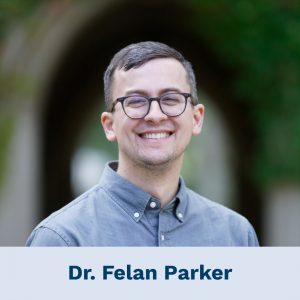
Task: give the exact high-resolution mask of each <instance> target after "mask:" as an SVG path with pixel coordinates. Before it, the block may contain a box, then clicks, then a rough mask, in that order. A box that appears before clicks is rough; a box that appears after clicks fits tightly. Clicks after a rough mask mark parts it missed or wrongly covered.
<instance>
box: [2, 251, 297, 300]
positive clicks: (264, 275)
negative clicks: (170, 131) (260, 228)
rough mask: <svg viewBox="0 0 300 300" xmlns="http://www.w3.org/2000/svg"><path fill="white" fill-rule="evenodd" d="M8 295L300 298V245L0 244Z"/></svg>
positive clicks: (16, 298)
mask: <svg viewBox="0 0 300 300" xmlns="http://www.w3.org/2000/svg"><path fill="white" fill-rule="evenodd" d="M0 264H1V272H0V284H1V289H0V299H4V300H20V299H22V300H41V299H42V300H50V299H51V300H54V299H55V300H61V299H68V300H69V299H74V300H75V299H84V300H87V299H89V300H92V299H109V300H114V299H142V300H146V299H151V300H153V299H171V300H177V299H180V300H182V299H191V298H194V299H210V300H211V299H230V300H235V299H237V300H241V299H242V300H248V299H249V300H250V299H251V300H253V299H272V300H276V299H287V300H299V299H300V248H9V247H7V248H0Z"/></svg>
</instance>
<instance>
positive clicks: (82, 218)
mask: <svg viewBox="0 0 300 300" xmlns="http://www.w3.org/2000/svg"><path fill="white" fill-rule="evenodd" d="M103 193H105V192H104V190H103V188H102V187H101V186H100V185H96V186H94V187H92V188H91V189H89V190H88V191H86V192H85V193H83V194H82V195H80V196H79V197H77V198H76V199H74V200H73V201H71V202H70V203H68V204H67V205H65V206H64V207H62V208H61V209H59V210H57V211H55V212H53V213H52V214H51V215H49V216H48V217H47V218H46V219H44V220H43V221H41V222H40V223H39V224H38V225H37V226H36V227H35V228H34V230H33V232H32V233H31V236H30V237H29V239H28V241H27V244H30V243H31V242H32V240H33V238H37V236H39V238H40V239H41V238H42V237H43V238H45V239H46V240H47V241H46V242H47V243H49V241H52V240H53V239H55V242H56V240H57V241H61V242H62V243H64V244H66V245H68V246H70V245H73V244H74V241H73V239H72V236H76V234H77V232H78V230H81V231H83V232H84V231H86V230H87V224H88V223H89V222H88V220H90V219H91V218H93V217H94V214H95V213H96V212H95V210H94V207H95V205H97V206H98V207H99V205H98V202H99V203H100V202H103V201H102V200H103V199H104V198H105V197H103V196H104V194H103ZM100 199H101V201H100ZM57 243H58V242H57Z"/></svg>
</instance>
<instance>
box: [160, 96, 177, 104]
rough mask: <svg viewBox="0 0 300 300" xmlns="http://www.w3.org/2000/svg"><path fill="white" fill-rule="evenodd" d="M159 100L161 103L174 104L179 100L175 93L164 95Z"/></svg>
mask: <svg viewBox="0 0 300 300" xmlns="http://www.w3.org/2000/svg"><path fill="white" fill-rule="evenodd" d="M160 101H161V103H162V104H163V105H176V104H178V103H180V102H181V101H180V97H178V96H176V95H166V96H165V97H163V98H161V100H160Z"/></svg>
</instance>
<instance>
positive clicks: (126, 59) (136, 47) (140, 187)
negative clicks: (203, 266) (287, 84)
mask: <svg viewBox="0 0 300 300" xmlns="http://www.w3.org/2000/svg"><path fill="white" fill-rule="evenodd" d="M104 89H105V103H106V111H105V112H103V113H102V115H101V122H102V125H103V128H104V131H105V134H106V137H107V139H108V140H109V141H111V142H117V143H118V149H119V159H118V161H116V162H110V163H108V164H107V165H106V167H105V169H104V172H103V174H102V177H101V180H100V182H99V184H98V185H96V186H95V187H93V188H92V189H91V190H89V191H87V192H86V193H85V194H83V195H81V196H80V197H79V198H77V199H76V200H74V201H72V202H71V203H69V204H68V205H67V206H65V207H64V208H62V209H61V210H59V211H57V212H55V213H53V214H52V215H50V216H49V217H48V218H47V219H45V220H44V221H42V222H41V223H40V224H39V225H38V226H37V227H36V228H35V229H34V231H33V232H32V234H31V236H30V237H29V239H28V241H27V245H28V246H257V245H258V242H257V238H256V234H255V232H254V230H253V228H252V226H251V225H250V224H249V222H248V221H247V220H246V219H245V218H244V217H242V216H240V215H239V214H237V213H235V212H233V211H232V210H230V209H228V208H225V207H223V206H221V205H219V204H217V203H214V202H212V201H210V200H208V199H205V198H204V197H201V196H200V195H198V194H196V193H195V192H193V191H192V190H190V189H188V188H187V187H186V185H185V183H184V180H183V178H181V177H180V171H181V167H182V163H183V156H184V151H185V149H186V147H187V146H188V144H189V142H190V140H191V138H192V136H193V135H198V134H199V133H200V132H201V128H202V123H203V117H204V106H203V105H202V104H199V103H198V99H197V90H196V81H195V76H194V72H193V70H192V67H191V64H190V63H189V62H188V61H187V60H186V59H185V58H184V57H183V56H182V55H181V54H180V53H179V52H178V51H176V50H175V49H173V48H171V47H169V46H167V45H165V44H162V43H158V42H141V43H137V44H132V45H129V46H127V47H126V48H124V49H122V50H120V51H119V52H118V53H117V54H116V55H115V56H114V57H113V59H112V61H111V63H110V65H109V66H108V68H107V70H106V72H105V75H104Z"/></svg>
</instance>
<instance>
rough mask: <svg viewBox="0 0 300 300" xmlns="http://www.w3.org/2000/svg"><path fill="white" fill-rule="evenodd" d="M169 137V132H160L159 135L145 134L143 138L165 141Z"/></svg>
mask: <svg viewBox="0 0 300 300" xmlns="http://www.w3.org/2000/svg"><path fill="white" fill-rule="evenodd" d="M168 136H169V133H167V132H158V133H144V134H142V138H144V139H163V138H166V137H168Z"/></svg>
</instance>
